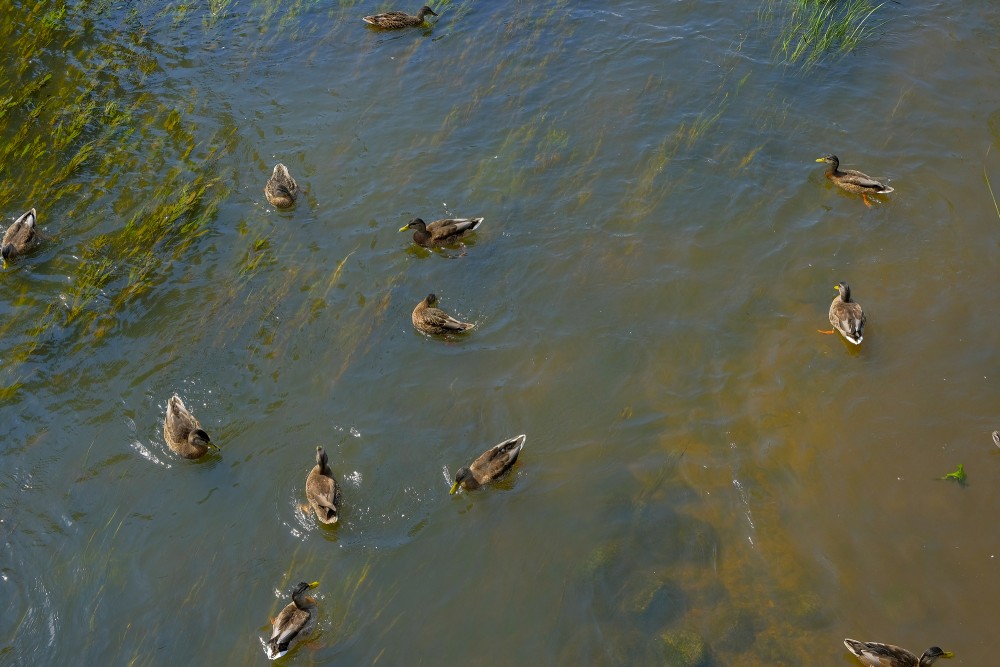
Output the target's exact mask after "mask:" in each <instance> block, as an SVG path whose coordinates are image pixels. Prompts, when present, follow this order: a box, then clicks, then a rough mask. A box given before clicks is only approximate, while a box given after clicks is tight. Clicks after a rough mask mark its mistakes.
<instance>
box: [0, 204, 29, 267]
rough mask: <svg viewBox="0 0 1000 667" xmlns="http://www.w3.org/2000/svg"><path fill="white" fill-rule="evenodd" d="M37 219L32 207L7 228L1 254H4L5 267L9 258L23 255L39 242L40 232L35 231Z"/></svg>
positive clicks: (0, 246) (0, 243) (0, 247)
mask: <svg viewBox="0 0 1000 667" xmlns="http://www.w3.org/2000/svg"><path fill="white" fill-rule="evenodd" d="M36 221H37V217H36V216H35V209H31V210H29V211H28V212H27V213H25V214H24V215H22V216H21V217H20V218H18V219H17V220H15V221H14V223H13V224H12V225H11V226H10V227H8V228H7V231H6V232H5V233H4V235H3V241H2V242H0V255H2V256H3V265H4V268H7V260H8V259H14V258H15V257H17V256H18V255H23V254H24V253H26V252H28V251H29V250H31V249H32V248H33V247H34V246H35V244H36V243H38V234H36V233H35V222H36Z"/></svg>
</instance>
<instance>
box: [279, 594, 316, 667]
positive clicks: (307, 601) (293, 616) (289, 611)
mask: <svg viewBox="0 0 1000 667" xmlns="http://www.w3.org/2000/svg"><path fill="white" fill-rule="evenodd" d="M317 586H319V582H318V581H314V582H312V583H311V584H307V583H306V582H304V581H302V582H299V584H298V585H297V586H296V587H295V590H294V591H292V601H291V602H290V603H289V604H287V605H286V606H285V608H284V609H282V610H281V612H280V613H279V614H278V616H277V617H276V618H275V619H274V622H273V623H272V624H271V638H270V639H268V640H267V657H268V658H270V659H271V660H277V659H278V658H280V657H281V656H283V655H285V654H286V653H288V651H289V650H290V647H291V645H292V644H293V643H294V642H297V641H301V639H302V638H303V637H305V636H306V635H307V634H309V633H310V632H312V629H313V627H315V625H316V613H317V610H318V606H317V603H316V598H313V597H310V596H308V595H306V591H308V590H309V589H310V588H316V587H317Z"/></svg>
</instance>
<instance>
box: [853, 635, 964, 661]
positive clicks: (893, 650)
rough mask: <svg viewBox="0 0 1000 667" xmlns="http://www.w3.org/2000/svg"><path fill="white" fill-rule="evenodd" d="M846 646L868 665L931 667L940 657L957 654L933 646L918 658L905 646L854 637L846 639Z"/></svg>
mask: <svg viewBox="0 0 1000 667" xmlns="http://www.w3.org/2000/svg"><path fill="white" fill-rule="evenodd" d="M844 646H846V647H847V650H849V651H850V652H851V653H853V654H854V655H855V656H856V657H857V658H858V660H860V661H861V662H862V663H864V664H865V665H867V666H868V667H930V665H931V664H932V663H933V662H934V661H935V660H937V659H938V658H951V657H954V655H955V654H954V653H952V652H951V651H942V650H941V649H940V648H939V647H937V646H931V647H930V648H929V649H927V650H926V651H924V653H923V655H921V656H920V657H919V658H917V656H915V655H913V654H912V653H910V652H909V651H907V650H906V649H905V648H900V647H898V646H893V645H892V644H879V643H876V642H859V641H855V640H854V639H845V640H844Z"/></svg>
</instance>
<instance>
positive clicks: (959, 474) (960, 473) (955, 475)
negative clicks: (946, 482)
mask: <svg viewBox="0 0 1000 667" xmlns="http://www.w3.org/2000/svg"><path fill="white" fill-rule="evenodd" d="M941 479H953V480H955V481H956V482H958V483H959V484H965V480H966V474H965V468H964V467H963V466H962V464H961V463H959V464H958V467H957V468H956V469H955V471H954V472H950V473H948V474H947V475H945V476H944V477H942V478H941Z"/></svg>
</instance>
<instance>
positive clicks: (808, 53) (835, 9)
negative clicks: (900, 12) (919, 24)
mask: <svg viewBox="0 0 1000 667" xmlns="http://www.w3.org/2000/svg"><path fill="white" fill-rule="evenodd" d="M884 4H885V3H884V2H879V3H874V2H871V1H870V0H843V1H841V2H838V1H837V0H765V2H764V5H763V6H762V7H761V10H760V12H759V15H760V16H761V18H762V19H763V20H768V21H773V20H777V21H779V22H780V24H781V32H780V33H779V35H778V41H777V44H776V48H775V50H776V51H777V52H779V53H780V54H781V55H782V56H783V58H784V59H785V61H786V62H788V63H790V64H795V63H799V64H801V65H802V66H803V67H805V68H809V67H811V66H813V65H815V64H816V63H818V62H819V61H821V60H823V59H824V58H826V57H828V56H841V55H844V54H846V53H849V52H851V51H853V50H855V49H856V48H858V47H859V46H860V45H861V44H862V43H863V42H864V41H866V40H868V39H870V38H871V37H873V36H874V35H875V33H876V32H877V31H878V29H879V28H880V27H881V26H882V25H883V24H884V23H885V21H877V20H875V19H874V18H873V17H874V14H875V12H877V11H878V10H879V9H880V8H881V7H882V6H883V5H884Z"/></svg>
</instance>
